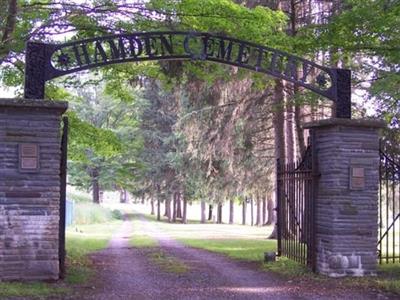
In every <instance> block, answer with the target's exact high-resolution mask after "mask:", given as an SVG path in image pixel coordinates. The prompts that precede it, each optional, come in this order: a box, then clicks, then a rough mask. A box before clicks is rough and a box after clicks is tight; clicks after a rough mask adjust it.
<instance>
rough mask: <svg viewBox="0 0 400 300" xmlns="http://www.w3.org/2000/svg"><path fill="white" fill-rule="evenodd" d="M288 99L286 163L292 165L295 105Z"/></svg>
mask: <svg viewBox="0 0 400 300" xmlns="http://www.w3.org/2000/svg"><path fill="white" fill-rule="evenodd" d="M285 98H286V118H285V125H286V126H285V128H286V130H285V131H286V134H285V140H286V141H285V142H286V143H285V144H286V161H287V162H288V163H292V162H293V161H294V134H293V131H294V128H293V123H294V122H293V105H292V103H291V101H290V100H289V99H288V97H285Z"/></svg>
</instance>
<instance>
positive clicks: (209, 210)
mask: <svg viewBox="0 0 400 300" xmlns="http://www.w3.org/2000/svg"><path fill="white" fill-rule="evenodd" d="M212 215H213V205H212V204H210V205H209V206H208V221H211V220H212Z"/></svg>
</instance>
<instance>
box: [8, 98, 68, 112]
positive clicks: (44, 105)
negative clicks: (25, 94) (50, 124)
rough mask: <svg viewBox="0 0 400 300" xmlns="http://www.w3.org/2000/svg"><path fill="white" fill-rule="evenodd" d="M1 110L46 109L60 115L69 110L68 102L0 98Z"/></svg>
mask: <svg viewBox="0 0 400 300" xmlns="http://www.w3.org/2000/svg"><path fill="white" fill-rule="evenodd" d="M1 108H17V109H18V108H22V109H23V108H28V109H33V108H37V109H46V110H55V111H57V112H59V113H60V114H62V113H64V112H65V111H66V110H67V109H68V102H66V101H52V100H43V99H40V100H33V99H23V98H0V109H1Z"/></svg>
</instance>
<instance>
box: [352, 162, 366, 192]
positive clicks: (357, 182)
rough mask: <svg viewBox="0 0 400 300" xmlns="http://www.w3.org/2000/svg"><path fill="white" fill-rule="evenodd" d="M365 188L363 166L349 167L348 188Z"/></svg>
mask: <svg viewBox="0 0 400 300" xmlns="http://www.w3.org/2000/svg"><path fill="white" fill-rule="evenodd" d="M364 188H365V168H363V167H355V166H351V167H350V189H351V190H363V189H364Z"/></svg>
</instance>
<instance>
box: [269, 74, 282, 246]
mask: <svg viewBox="0 0 400 300" xmlns="http://www.w3.org/2000/svg"><path fill="white" fill-rule="evenodd" d="M283 101H284V94H283V84H282V80H280V79H276V80H275V87H274V97H273V105H274V106H275V109H274V112H273V116H272V121H273V123H274V140H275V149H274V152H275V158H276V159H279V160H280V163H281V165H284V164H285V159H286V157H285V135H284V113H283V106H282V103H283ZM276 171H277V168H276V167H275V176H276V175H277V174H276ZM274 182H275V185H274V193H275V194H276V188H277V187H276V180H274ZM277 232H278V228H277V227H276V224H275V226H274V230H273V232H272V233H271V235H270V236H269V237H268V238H276V237H277Z"/></svg>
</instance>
